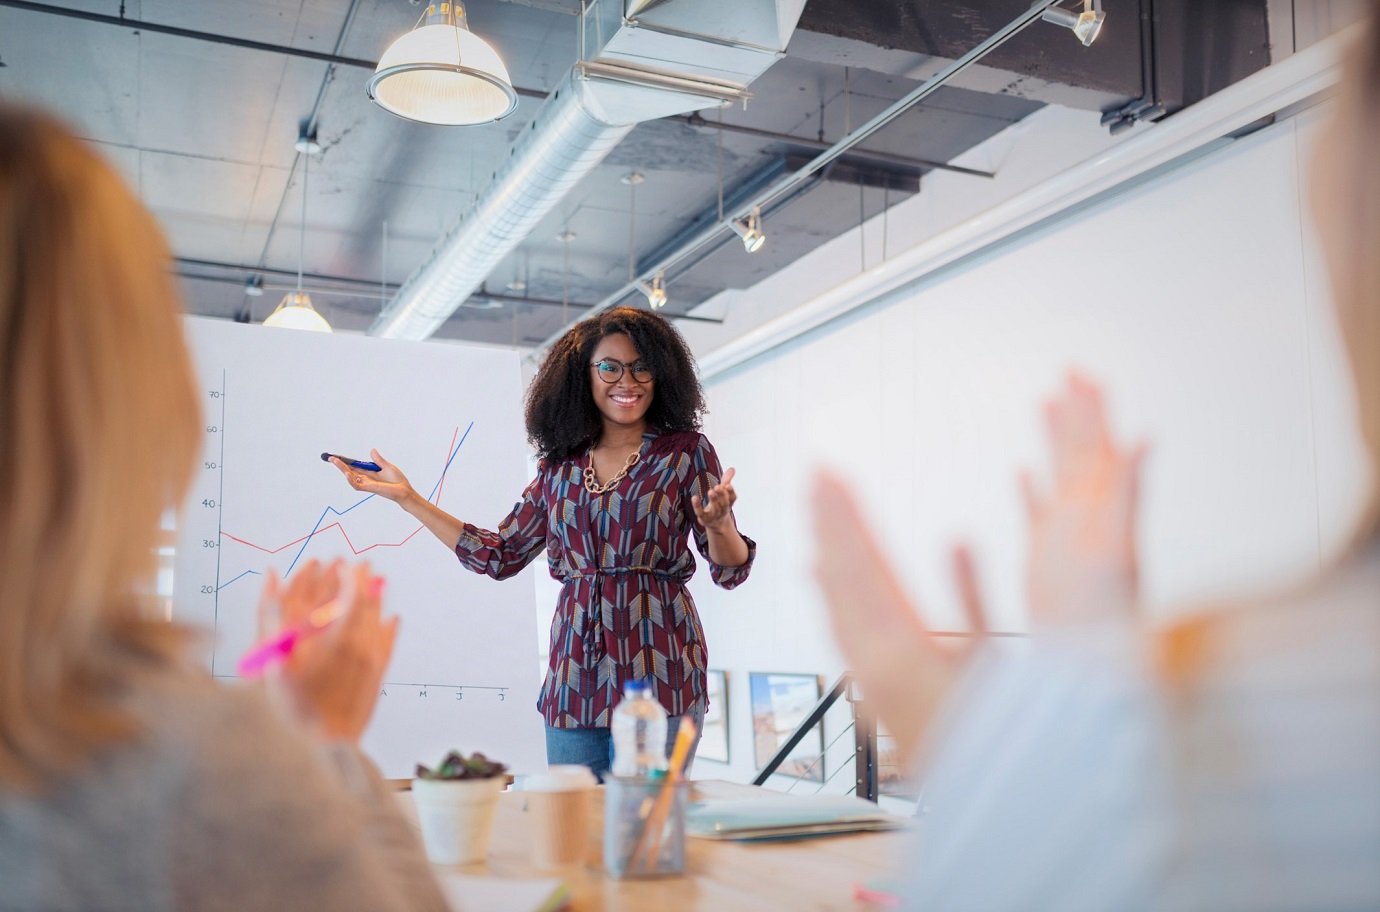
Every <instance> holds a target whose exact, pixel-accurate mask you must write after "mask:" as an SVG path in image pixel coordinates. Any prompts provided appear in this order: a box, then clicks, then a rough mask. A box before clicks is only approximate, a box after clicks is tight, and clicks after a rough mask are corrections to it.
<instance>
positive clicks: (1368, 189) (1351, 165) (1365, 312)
mask: <svg viewBox="0 0 1380 912" xmlns="http://www.w3.org/2000/svg"><path fill="white" fill-rule="evenodd" d="M1369 13H1370V18H1369V21H1368V22H1367V23H1366V25H1365V28H1364V31H1363V33H1362V36H1361V38H1360V40H1359V41H1358V42H1357V44H1356V45H1355V46H1353V47H1352V48H1351V51H1350V54H1349V57H1348V59H1347V63H1346V69H1345V74H1344V77H1343V80H1342V90H1341V98H1340V99H1339V104H1338V112H1337V122H1340V123H1344V124H1345V125H1346V131H1347V132H1346V135H1345V136H1343V137H1329V139H1332V140H1333V141H1341V142H1343V143H1344V145H1345V146H1346V148H1345V149H1343V150H1341V154H1340V156H1339V159H1338V160H1340V161H1341V162H1342V163H1343V173H1341V174H1335V175H1331V176H1329V177H1328V179H1329V180H1331V181H1337V182H1338V185H1339V186H1340V187H1341V188H1342V192H1340V193H1338V194H1336V197H1337V199H1338V202H1337V203H1336V211H1335V212H1334V213H1333V215H1334V217H1335V218H1337V219H1338V220H1339V221H1340V224H1337V225H1336V226H1334V231H1333V235H1334V237H1333V239H1332V240H1331V242H1332V243H1335V244H1340V245H1349V249H1346V250H1344V251H1341V255H1339V256H1338V257H1336V258H1335V259H1334V262H1341V263H1344V264H1346V265H1345V267H1344V268H1343V269H1341V270H1340V272H1341V273H1342V274H1338V270H1333V273H1332V276H1331V278H1332V285H1333V289H1332V290H1333V294H1334V295H1335V297H1336V301H1337V318H1338V322H1339V324H1340V327H1341V332H1342V338H1343V339H1344V340H1345V343H1346V346H1347V351H1348V355H1349V358H1350V361H1351V371H1352V376H1353V378H1354V380H1355V383H1356V394H1357V404H1358V409H1359V415H1358V418H1359V420H1360V426H1361V434H1362V437H1363V439H1364V440H1365V444H1366V447H1367V449H1368V450H1369V452H1370V463H1371V471H1372V484H1373V485H1374V487H1373V494H1372V497H1371V500H1370V505H1369V509H1368V510H1367V511H1366V514H1365V518H1364V519H1363V520H1362V524H1361V528H1360V530H1359V537H1360V539H1361V540H1362V541H1370V540H1373V539H1374V538H1376V537H1377V536H1380V164H1378V163H1377V161H1378V160H1377V158H1376V150H1377V149H1380V0H1372V2H1371V3H1370V9H1369Z"/></svg>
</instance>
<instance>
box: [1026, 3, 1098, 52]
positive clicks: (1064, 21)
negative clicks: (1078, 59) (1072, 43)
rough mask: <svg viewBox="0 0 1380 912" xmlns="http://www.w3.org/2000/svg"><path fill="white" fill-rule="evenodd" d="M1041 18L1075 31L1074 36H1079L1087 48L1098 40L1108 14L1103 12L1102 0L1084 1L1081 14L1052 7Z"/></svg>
mask: <svg viewBox="0 0 1380 912" xmlns="http://www.w3.org/2000/svg"><path fill="white" fill-rule="evenodd" d="M1040 18H1041V19H1043V20H1044V21H1046V22H1053V23H1054V24H1055V25H1062V26H1063V27H1064V28H1066V29H1073V34H1074V35H1076V36H1078V40H1079V41H1081V42H1083V46H1084V47H1087V46H1088V45H1090V44H1092V43H1093V42H1094V41H1096V40H1097V36H1098V34H1099V33H1100V32H1101V31H1102V22H1103V20H1105V19H1106V18H1107V14H1106V13H1104V12H1102V0H1083V12H1081V13H1074V12H1073V11H1072V10H1066V9H1060V8H1059V7H1057V6H1051V7H1050V8H1049V9H1047V10H1045V11H1044V12H1043V13H1041V14H1040Z"/></svg>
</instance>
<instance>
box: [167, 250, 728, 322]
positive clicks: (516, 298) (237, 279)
mask: <svg viewBox="0 0 1380 912" xmlns="http://www.w3.org/2000/svg"><path fill="white" fill-rule="evenodd" d="M173 263H174V265H175V267H176V268H175V269H174V270H173V271H174V274H175V275H177V276H179V277H181V278H184V279H195V280H197V281H200V282H218V283H220V284H222V285H239V286H241V287H243V286H244V284H245V280H246V279H248V278H249V277H250V276H255V275H259V276H272V277H274V278H281V279H286V280H288V282H287V284H285V285H283V286H282V288H281V289H279V288H277V287H276V286H274V287H270V286H265V288H266V290H270V291H273V290H283V289H287V288H295V287H297V272H296V270H289V269H271V268H267V267H263V266H241V265H240V264H238V263H223V262H219V261H216V260H201V259H196V258H193V257H176V258H175V259H174V260H173ZM197 270H209V271H212V272H219V273H222V274H220V275H215V274H207V272H198V271H197ZM302 281H303V282H304V283H306V284H308V285H311V286H313V287H311V288H308V289H306V290H307V291H310V292H311V293H312V294H322V295H348V296H351V297H356V298H370V299H378V300H381V299H383V298H388V297H391V296H392V295H394V294H395V293H396V292H397V290H398V285H396V284H393V283H388V282H371V281H369V280H367V279H354V278H351V277H349V276H341V275H325V274H323V273H319V272H304V273H302ZM323 285H326V286H332V287H322V286H323ZM470 299H471V300H482V301H497V302H499V303H501V304H527V305H531V306H532V307H569V308H570V309H572V310H580V311H585V310H589V309H590V308H591V307H593V306H594V305H593V304H590V303H586V302H584V301H561V300H557V299H555V298H533V297H528V296H526V295H514V294H505V293H500V292H493V291H488V290H486V289H483V288H481V289H480V290H479V291H477V292H475V293H474V294H473V295H471V296H470ZM462 306H463V305H462ZM664 316H667V317H670V318H672V319H675V320H688V321H690V322H692V323H715V324H721V323H723V320H719V319H715V318H713V317H699V316H692V315H690V314H675V313H668V314H664Z"/></svg>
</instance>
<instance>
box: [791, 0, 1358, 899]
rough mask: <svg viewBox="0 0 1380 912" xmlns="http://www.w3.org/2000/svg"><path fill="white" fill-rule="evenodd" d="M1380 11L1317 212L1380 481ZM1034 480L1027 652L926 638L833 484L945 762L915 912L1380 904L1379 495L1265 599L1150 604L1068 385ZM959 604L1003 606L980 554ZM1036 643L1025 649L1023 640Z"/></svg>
mask: <svg viewBox="0 0 1380 912" xmlns="http://www.w3.org/2000/svg"><path fill="white" fill-rule="evenodd" d="M1378 17H1380V0H1372V3H1371V19H1370V22H1369V25H1368V28H1367V30H1366V31H1365V33H1364V36H1363V37H1362V39H1361V41H1360V43H1359V44H1358V45H1357V46H1356V47H1354V48H1352V49H1351V53H1350V55H1349V58H1348V61H1347V67H1346V71H1345V77H1344V80H1343V86H1342V91H1341V97H1340V99H1339V101H1338V102H1337V103H1336V107H1335V111H1334V113H1333V116H1332V119H1331V121H1330V123H1329V124H1328V127H1327V130H1326V135H1325V136H1324V137H1323V140H1322V142H1320V143H1319V152H1318V153H1317V157H1316V160H1315V161H1314V163H1313V171H1312V176H1311V191H1312V205H1313V212H1314V216H1315V218H1316V220H1317V224H1318V229H1319V233H1320V235H1321V240H1322V243H1323V249H1324V250H1325V252H1326V256H1327V262H1328V269H1329V274H1330V277H1331V281H1332V288H1333V292H1334V300H1335V303H1336V315H1337V319H1338V322H1339V324H1340V328H1341V336H1342V338H1343V339H1344V340H1345V343H1346V347H1347V352H1348V357H1349V360H1350V365H1351V369H1352V373H1353V376H1354V379H1355V387H1356V394H1357V405H1358V414H1357V418H1358V421H1359V423H1360V427H1361V430H1362V436H1363V437H1364V440H1365V443H1366V446H1367V448H1368V450H1369V454H1370V461H1371V465H1372V469H1373V472H1372V476H1373V478H1375V479H1380V159H1377V157H1376V150H1377V149H1380V27H1378V26H1377V22H1378V21H1380V18H1378ZM1046 419H1047V424H1048V427H1049V435H1050V443H1051V448H1052V455H1053V467H1054V478H1053V483H1052V484H1051V485H1049V486H1048V489H1047V490H1042V489H1041V487H1040V486H1038V485H1036V484H1034V483H1032V482H1030V481H1027V483H1026V486H1025V487H1026V499H1027V506H1028V512H1029V521H1030V530H1029V541H1030V555H1029V567H1028V580H1027V584H1028V587H1027V588H1028V594H1029V602H1030V609H1031V615H1032V626H1033V628H1034V636H1033V637H1032V641H1031V642H1030V643H1029V644H1015V645H1012V646H1009V647H1008V648H1007V649H1006V650H1004V651H1003V653H1002V654H1001V655H997V653H996V651H995V646H977V647H975V648H971V649H967V650H964V651H955V650H953V649H952V648H950V647H947V646H946V645H945V643H944V642H942V641H940V640H939V639H937V638H935V637H933V636H931V635H930V633H929V631H928V630H927V629H926V628H925V626H924V624H923V622H922V621H921V619H920V614H919V612H918V610H917V609H916V608H915V607H914V606H912V605H911V604H910V603H909V601H908V599H907V597H906V596H905V594H904V591H903V589H902V587H901V586H900V584H899V583H898V582H897V581H896V577H895V575H894V574H893V573H892V571H891V570H890V568H889V567H888V566H887V564H886V561H885V558H884V557H883V555H882V552H881V549H880V548H879V547H878V545H877V542H876V540H875V538H874V537H873V536H872V534H871V532H870V530H869V528H868V526H867V524H866V523H865V521H864V520H863V519H862V516H861V514H860V512H859V510H858V507H857V504H856V503H855V501H854V499H853V497H852V495H851V493H850V492H849V491H848V489H847V488H846V487H845V485H844V484H843V483H842V482H841V481H840V480H839V479H837V478H836V477H834V476H831V475H827V474H822V475H821V476H820V477H819V478H818V479H817V486H816V492H815V497H814V509H815V523H816V538H817V542H818V549H819V556H818V558H817V574H818V577H819V580H820V583H821V585H822V587H823V590H824V592H825V596H826V600H827V602H828V604H829V608H830V612H831V615H832V619H833V622H834V628H835V633H836V636H837V638H838V640H839V643H840V646H841V647H842V649H843V651H844V653H845V655H846V656H847V657H848V659H849V661H850V664H851V666H852V667H853V668H854V669H855V670H856V674H857V676H858V678H859V679H860V681H861V683H862V686H863V692H864V693H865V694H866V695H867V697H868V700H869V702H870V703H871V704H872V705H873V706H874V707H875V708H876V710H877V712H878V714H879V716H880V717H881V719H882V721H883V722H884V723H885V724H886V725H887V726H888V727H889V728H890V729H891V731H892V733H893V734H894V735H895V736H896V737H897V740H898V743H900V744H902V745H903V746H905V747H907V748H909V749H910V750H911V752H912V756H913V757H916V758H917V759H918V761H919V762H920V764H921V765H922V767H923V771H924V778H925V803H926V805H927V806H929V807H930V808H931V809H932V812H931V813H930V814H928V815H927V816H926V817H925V818H924V823H923V824H922V827H923V829H922V832H921V838H920V843H919V845H918V846H917V847H916V849H915V854H914V858H913V859H907V861H906V867H907V868H908V870H910V871H913V873H912V874H909V875H908V882H907V886H908V889H907V891H906V893H907V896H906V902H907V907H908V908H911V909H917V910H919V909H925V910H931V909H945V910H949V912H957V910H967V909H981V910H1000V909H1012V910H1015V909H1022V910H1027V909H1040V910H1065V909H1089V910H1094V909H1096V910H1112V909H1115V910H1119V912H1126V910H1141V909H1170V910H1190V909H1191V910H1199V909H1201V910H1218V912H1220V910H1233V909H1279V910H1322V909H1333V910H1361V909H1380V499H1377V497H1376V495H1375V491H1374V489H1373V490H1372V492H1371V494H1370V496H1369V500H1368V503H1367V507H1366V509H1365V510H1364V511H1363V514H1362V518H1361V520H1360V522H1359V523H1358V525H1357V527H1356V529H1355V532H1354V535H1353V537H1352V543H1351V546H1350V547H1349V548H1348V550H1347V552H1346V553H1345V555H1344V556H1343V557H1342V558H1341V559H1340V560H1339V561H1338V562H1337V563H1336V565H1335V566H1333V567H1332V568H1331V569H1329V570H1328V571H1327V572H1326V573H1323V574H1321V575H1320V576H1319V577H1318V578H1316V579H1314V580H1311V581H1308V582H1305V583H1302V584H1300V585H1299V586H1298V587H1296V588H1294V589H1293V590H1291V591H1288V592H1286V593H1281V594H1278V595H1275V596H1273V597H1270V598H1265V599H1260V600H1257V601H1255V602H1254V603H1252V604H1248V605H1241V606H1228V607H1222V608H1218V609H1214V610H1207V611H1199V612H1196V613H1195V614H1194V615H1193V616H1192V617H1191V618H1190V619H1188V620H1183V621H1179V622H1175V623H1173V624H1172V625H1170V626H1168V627H1167V628H1154V629H1152V628H1150V627H1149V625H1147V624H1146V623H1145V622H1144V620H1143V619H1142V618H1141V617H1140V616H1139V615H1138V613H1137V611H1136V603H1137V597H1138V586H1137V576H1136V564H1137V561H1136V549H1135V540H1134V528H1135V516H1136V486H1137V480H1138V477H1139V466H1140V453H1141V450H1140V448H1139V447H1124V446H1122V445H1120V444H1118V443H1117V442H1116V441H1114V440H1113V439H1112V436H1111V434H1110V432H1109V430H1108V425H1107V421H1106V417H1105V415H1104V412H1103V407H1102V401H1101V397H1100V394H1099V392H1098V390H1097V388H1096V387H1095V386H1093V385H1092V384H1091V383H1090V382H1088V381H1087V380H1084V379H1082V378H1079V377H1076V376H1075V377H1072V378H1071V379H1070V381H1069V383H1068V386H1067V388H1066V389H1065V390H1063V391H1061V393H1060V394H1059V396H1058V397H1057V398H1056V399H1055V400H1054V401H1053V402H1051V403H1050V405H1049V406H1048V408H1047V411H1046ZM955 572H956V576H957V580H958V588H959V591H960V593H961V595H962V598H963V600H964V602H965V606H966V608H967V612H968V614H969V616H970V617H971V618H972V619H973V623H974V625H975V629H977V630H978V631H980V630H981V618H982V614H983V611H982V605H981V599H980V597H979V594H978V591H977V585H976V582H975V579H974V574H973V571H972V568H971V565H970V562H969V560H968V558H967V555H966V553H965V552H963V551H962V550H961V549H960V550H958V551H956V552H955ZM1022 647H1026V648H1022Z"/></svg>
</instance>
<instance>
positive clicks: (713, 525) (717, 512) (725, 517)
mask: <svg viewBox="0 0 1380 912" xmlns="http://www.w3.org/2000/svg"><path fill="white" fill-rule="evenodd" d="M733 472H734V470H733V469H729V470H728V471H727V472H725V473H724V477H723V478H722V479H720V480H719V483H718V484H716V485H715V486H714V487H712V488H710V489H709V491H708V493H706V494H705V495H704V500H703V501H701V500H700V499H699V498H695V499H694V500H693V501H692V502H691V505H692V506H693V507H694V508H695V518H696V519H698V520H699V521H700V525H702V526H704V528H705V529H706V530H708V531H710V532H718V531H727V530H728V529H731V528H733V504H734V502H735V501H737V500H738V494H737V492H736V491H734V490H733Z"/></svg>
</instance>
